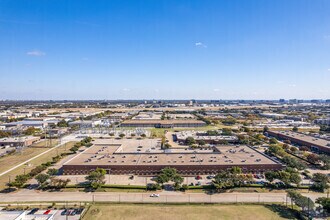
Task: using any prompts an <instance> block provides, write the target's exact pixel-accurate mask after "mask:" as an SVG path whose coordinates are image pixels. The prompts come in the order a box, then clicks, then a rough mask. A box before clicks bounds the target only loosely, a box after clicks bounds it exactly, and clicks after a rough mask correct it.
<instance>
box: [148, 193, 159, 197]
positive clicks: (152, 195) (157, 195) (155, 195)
mask: <svg viewBox="0 0 330 220" xmlns="http://www.w3.org/2000/svg"><path fill="white" fill-rule="evenodd" d="M150 197H159V194H155V193H153V194H151V195H150Z"/></svg>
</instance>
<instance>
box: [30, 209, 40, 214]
mask: <svg viewBox="0 0 330 220" xmlns="http://www.w3.org/2000/svg"><path fill="white" fill-rule="evenodd" d="M38 210H39V209H38V208H34V209H32V210H31V211H30V212H29V213H28V215H33V214H34V213H36V212H37V211H38Z"/></svg>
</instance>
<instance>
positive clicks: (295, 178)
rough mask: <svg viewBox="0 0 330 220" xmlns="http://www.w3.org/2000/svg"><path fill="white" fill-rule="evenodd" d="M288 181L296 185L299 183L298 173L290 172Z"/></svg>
mask: <svg viewBox="0 0 330 220" xmlns="http://www.w3.org/2000/svg"><path fill="white" fill-rule="evenodd" d="M289 180H290V183H294V184H296V185H299V184H300V183H301V177H300V175H299V173H291V174H290V179H289Z"/></svg>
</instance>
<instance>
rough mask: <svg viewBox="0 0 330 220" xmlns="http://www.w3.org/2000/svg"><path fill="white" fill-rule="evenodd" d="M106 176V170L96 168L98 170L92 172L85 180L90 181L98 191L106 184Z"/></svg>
mask: <svg viewBox="0 0 330 220" xmlns="http://www.w3.org/2000/svg"><path fill="white" fill-rule="evenodd" d="M105 174H106V170H105V169H102V168H96V170H94V171H92V172H90V173H89V175H88V176H86V177H85V179H86V180H87V181H89V184H90V186H91V187H92V188H93V189H98V188H100V187H101V186H102V185H103V184H104V183H105V181H104V179H105Z"/></svg>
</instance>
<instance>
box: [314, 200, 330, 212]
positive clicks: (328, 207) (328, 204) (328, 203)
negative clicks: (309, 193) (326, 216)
mask: <svg viewBox="0 0 330 220" xmlns="http://www.w3.org/2000/svg"><path fill="white" fill-rule="evenodd" d="M315 202H316V203H317V204H320V205H321V206H322V207H323V209H324V210H325V211H326V212H327V213H330V198H326V197H320V198H317V199H316V201H315Z"/></svg>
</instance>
